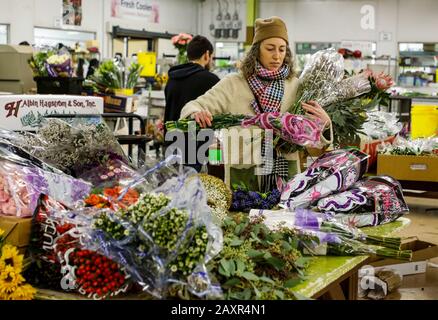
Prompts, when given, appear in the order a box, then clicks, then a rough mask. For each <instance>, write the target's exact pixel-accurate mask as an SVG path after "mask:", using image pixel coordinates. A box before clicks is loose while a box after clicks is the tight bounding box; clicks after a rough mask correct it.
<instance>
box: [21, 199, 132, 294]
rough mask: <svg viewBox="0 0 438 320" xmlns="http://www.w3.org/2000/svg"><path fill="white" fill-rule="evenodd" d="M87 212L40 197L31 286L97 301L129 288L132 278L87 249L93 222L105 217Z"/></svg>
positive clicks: (34, 226)
mask: <svg viewBox="0 0 438 320" xmlns="http://www.w3.org/2000/svg"><path fill="white" fill-rule="evenodd" d="M87 210H88V211H77V212H72V211H69V210H68V208H67V207H65V206H64V205H62V204H61V203H58V202H56V201H54V200H53V199H50V198H49V197H47V196H45V195H42V196H41V197H40V200H39V206H38V208H37V210H36V212H35V215H34V218H33V222H32V233H31V242H30V247H29V252H30V253H31V258H32V264H31V266H30V268H29V269H28V270H27V275H28V277H29V281H30V282H31V283H33V284H35V285H37V286H38V287H40V288H50V289H55V290H62V291H74V292H78V293H80V294H83V295H86V296H88V297H89V298H93V299H104V298H108V297H111V296H114V295H117V294H119V293H121V292H125V291H126V290H127V289H128V287H129V283H130V282H129V279H128V278H129V277H128V276H127V275H126V274H125V272H124V269H123V268H122V267H121V266H120V265H118V264H116V263H115V262H114V261H111V259H109V258H108V257H105V256H103V255H100V254H98V253H97V252H96V251H90V250H87V249H86V248H85V247H84V242H85V239H86V236H87V233H86V232H85V231H86V230H87V228H88V227H89V223H90V222H92V221H98V218H101V217H99V216H97V217H93V213H94V212H93V211H89V209H87ZM102 226H103V224H102ZM115 266H117V268H116V267H115ZM122 279H123V283H122V282H121V280H122Z"/></svg>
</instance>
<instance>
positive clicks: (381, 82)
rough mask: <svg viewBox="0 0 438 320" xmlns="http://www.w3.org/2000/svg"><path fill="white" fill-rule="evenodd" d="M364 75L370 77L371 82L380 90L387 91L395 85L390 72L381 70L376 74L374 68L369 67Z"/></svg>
mask: <svg viewBox="0 0 438 320" xmlns="http://www.w3.org/2000/svg"><path fill="white" fill-rule="evenodd" d="M364 75H365V76H366V77H367V78H368V79H370V81H371V83H372V84H374V85H375V87H376V88H377V89H379V90H382V91H385V90H387V89H389V88H391V87H392V86H393V85H394V81H393V80H392V77H391V76H390V75H389V74H385V73H383V72H380V73H379V74H377V75H376V74H375V73H374V72H373V71H372V70H369V69H367V70H365V71H364Z"/></svg>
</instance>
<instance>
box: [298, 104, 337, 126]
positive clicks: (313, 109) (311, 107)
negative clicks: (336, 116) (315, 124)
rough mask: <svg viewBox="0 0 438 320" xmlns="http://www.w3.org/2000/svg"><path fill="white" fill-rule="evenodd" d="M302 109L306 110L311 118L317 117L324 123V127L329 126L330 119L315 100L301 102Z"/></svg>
mask: <svg viewBox="0 0 438 320" xmlns="http://www.w3.org/2000/svg"><path fill="white" fill-rule="evenodd" d="M301 105H302V106H303V109H304V110H306V111H307V115H308V116H310V117H311V118H318V119H320V120H321V121H322V122H323V123H324V128H329V127H330V124H331V122H332V120H331V119H330V117H329V115H328V114H327V112H325V110H324V109H323V108H322V107H321V106H320V105H319V103H318V102H316V101H308V102H307V103H305V102H302V103H301Z"/></svg>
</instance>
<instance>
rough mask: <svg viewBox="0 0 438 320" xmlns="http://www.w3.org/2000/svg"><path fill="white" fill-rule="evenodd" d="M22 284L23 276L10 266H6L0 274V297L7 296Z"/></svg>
mask: <svg viewBox="0 0 438 320" xmlns="http://www.w3.org/2000/svg"><path fill="white" fill-rule="evenodd" d="M23 282H24V278H23V276H22V275H21V274H20V273H19V272H17V271H16V270H15V269H14V268H13V267H12V266H6V268H5V269H4V270H2V272H1V273H0V295H9V294H11V293H13V292H14V291H15V290H17V288H18V286H19V285H20V284H21V283H23Z"/></svg>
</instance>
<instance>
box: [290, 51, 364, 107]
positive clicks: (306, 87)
mask: <svg viewBox="0 0 438 320" xmlns="http://www.w3.org/2000/svg"><path fill="white" fill-rule="evenodd" d="M370 90H371V85H370V82H369V80H368V79H367V78H366V76H364V75H361V74H359V75H356V76H352V77H348V78H345V79H344V59H343V58H342V56H341V55H340V54H339V53H337V52H336V50H335V49H333V48H330V49H326V50H321V51H318V52H317V53H315V54H314V55H313V56H312V57H311V59H310V61H309V62H308V63H307V64H306V66H305V67H304V70H303V72H302V73H301V75H300V78H299V86H298V92H297V101H296V102H295V104H294V105H293V106H292V107H291V113H293V114H303V113H304V111H303V109H302V108H301V103H302V102H306V101H311V100H314V101H317V102H318V103H319V104H320V105H321V106H322V107H326V106H328V105H330V104H332V103H335V102H338V101H344V100H348V99H351V98H354V97H357V96H359V95H362V94H364V93H367V92H369V91H370Z"/></svg>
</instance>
